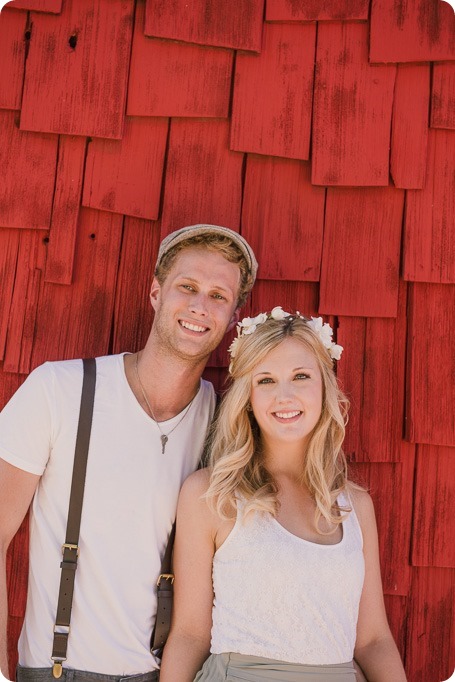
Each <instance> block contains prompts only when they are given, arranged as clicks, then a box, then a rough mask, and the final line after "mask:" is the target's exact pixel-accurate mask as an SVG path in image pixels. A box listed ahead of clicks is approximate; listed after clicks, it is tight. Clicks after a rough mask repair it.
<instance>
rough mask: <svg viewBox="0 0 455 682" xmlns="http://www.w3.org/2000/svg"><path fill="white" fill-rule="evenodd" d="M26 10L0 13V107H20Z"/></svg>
mask: <svg viewBox="0 0 455 682" xmlns="http://www.w3.org/2000/svg"><path fill="white" fill-rule="evenodd" d="M26 26H27V14H26V12H10V11H9V10H8V9H3V10H2V11H1V13H0V64H1V65H2V68H1V70H0V109H20V106H21V99H22V81H23V78H24V62H25V30H26Z"/></svg>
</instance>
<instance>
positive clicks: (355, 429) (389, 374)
mask: <svg viewBox="0 0 455 682" xmlns="http://www.w3.org/2000/svg"><path fill="white" fill-rule="evenodd" d="M338 325H339V326H338V329H337V339H338V343H340V344H341V345H342V346H343V347H344V349H345V350H344V352H343V356H342V360H341V361H340V362H339V363H337V375H338V377H339V379H340V381H341V383H342V386H343V390H344V391H345V392H346V394H347V396H348V398H349V400H350V403H351V407H350V412H349V414H350V417H349V423H348V426H347V437H346V442H345V448H346V453H347V455H348V456H349V458H350V459H351V460H355V461H357V462H362V461H371V462H396V461H400V460H401V449H400V442H401V437H402V428H403V404H404V369H405V357H404V344H405V336H406V290H405V287H402V288H401V292H400V301H399V315H398V318H397V319H396V320H390V319H380V318H371V319H370V318H368V319H366V320H365V319H356V318H346V317H341V318H339V320H338Z"/></svg>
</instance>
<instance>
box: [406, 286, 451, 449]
mask: <svg viewBox="0 0 455 682" xmlns="http://www.w3.org/2000/svg"><path fill="white" fill-rule="evenodd" d="M409 304H410V305H409V319H408V353H407V387H406V388H407V390H406V397H407V405H406V426H407V430H406V433H407V436H406V437H407V439H408V440H410V441H411V442H413V443H429V444H433V445H449V446H453V445H455V420H454V418H453V406H454V404H455V383H454V381H453V377H454V375H455V356H454V354H453V353H451V352H448V343H450V341H449V340H450V339H452V338H453V337H454V334H455V286H454V285H443V284H426V283H415V284H412V285H410V296H409ZM425 329H431V334H426V333H424V330H425Z"/></svg>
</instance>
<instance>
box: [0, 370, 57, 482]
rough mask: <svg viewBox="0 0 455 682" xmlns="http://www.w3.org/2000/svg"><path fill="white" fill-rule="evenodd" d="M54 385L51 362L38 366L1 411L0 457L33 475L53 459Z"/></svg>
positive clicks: (39, 472)
mask: <svg viewBox="0 0 455 682" xmlns="http://www.w3.org/2000/svg"><path fill="white" fill-rule="evenodd" d="M53 384H54V375H53V372H52V369H51V363H45V364H44V365H41V366H40V367H37V368H36V369H35V370H34V371H33V372H32V373H31V374H30V375H29V377H28V378H27V379H26V380H25V382H24V383H23V384H22V386H21V387H20V388H19V389H18V390H17V391H16V393H15V394H14V395H13V397H12V398H11V400H10V401H9V402H8V403H7V404H6V405H5V407H4V408H3V410H2V411H1V412H0V457H1V458H2V459H3V460H5V461H6V462H8V463H9V464H12V465H13V466H15V467H18V468H19V469H23V470H24V471H28V472H29V473H31V474H38V475H41V474H42V473H43V472H44V469H45V468H46V464H47V461H48V459H49V453H50V449H51V443H52V428H53V426H52V396H53V394H54V385H53Z"/></svg>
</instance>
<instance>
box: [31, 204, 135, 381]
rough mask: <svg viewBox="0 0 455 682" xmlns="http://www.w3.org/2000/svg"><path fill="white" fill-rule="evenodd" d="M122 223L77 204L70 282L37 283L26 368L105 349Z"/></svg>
mask: <svg viewBox="0 0 455 682" xmlns="http://www.w3.org/2000/svg"><path fill="white" fill-rule="evenodd" d="M122 222H123V221H122V216H119V215H116V214H114V213H106V212H104V211H94V210H92V209H88V208H83V209H81V212H80V214H79V224H78V234H77V240H76V251H75V261H74V273H73V284H72V286H71V287H66V286H61V285H58V284H50V283H47V282H46V283H44V285H43V287H42V290H41V293H40V300H39V303H38V312H37V318H36V327H35V339H34V347H33V354H32V361H31V367H32V368H34V367H36V366H37V365H39V364H41V363H42V362H44V361H45V360H57V359H61V358H80V357H89V356H96V355H105V354H106V353H107V352H108V349H109V340H110V336H111V324H112V314H113V309H114V296H115V284H116V277H117V264H118V259H119V255H120V243H121V236H122Z"/></svg>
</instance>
